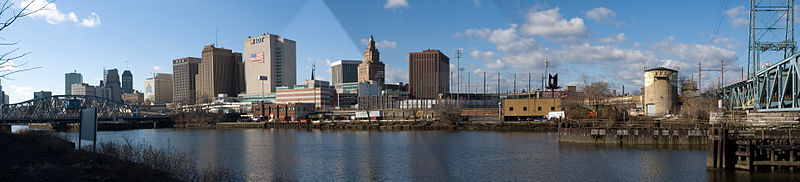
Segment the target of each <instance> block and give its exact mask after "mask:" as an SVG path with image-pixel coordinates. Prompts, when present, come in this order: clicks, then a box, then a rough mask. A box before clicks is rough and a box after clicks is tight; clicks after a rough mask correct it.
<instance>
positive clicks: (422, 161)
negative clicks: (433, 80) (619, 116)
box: [66, 129, 800, 181]
mask: <svg viewBox="0 0 800 182" xmlns="http://www.w3.org/2000/svg"><path fill="white" fill-rule="evenodd" d="M66 135H67V136H68V137H69V138H72V139H73V140H74V139H75V138H77V134H76V133H66ZM98 137H99V138H100V140H101V141H116V142H121V141H123V140H124V139H126V138H128V139H132V140H135V141H138V142H146V143H149V144H153V145H155V146H157V147H162V148H166V147H168V146H169V145H171V146H172V147H174V148H177V149H178V150H182V151H184V152H187V153H189V154H190V155H191V156H192V157H193V158H195V159H197V160H198V161H199V165H204V164H206V163H208V162H214V161H220V162H222V164H223V165H224V166H226V167H228V168H230V169H232V170H234V171H236V172H238V173H240V174H242V175H244V176H245V177H244V178H245V179H246V180H251V181H259V180H270V179H275V178H281V179H291V180H301V181H365V180H378V181H409V180H413V181H743V180H744V181H749V180H753V181H763V180H767V181H772V180H779V181H784V180H790V181H791V180H798V179H800V178H797V177H795V176H791V175H777V174H751V173H749V172H742V171H708V170H706V168H705V160H706V152H705V150H702V149H653V148H623V147H604V146H595V145H582V144H563V143H562V144H559V143H558V142H557V136H556V135H555V133H531V132H472V131H460V132H442V131H405V132H374V131H373V132H369V131H318V130H311V131H309V130H291V129H237V130H211V129H142V130H128V131H109V132H100V133H99V134H98Z"/></svg>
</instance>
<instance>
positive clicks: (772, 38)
mask: <svg viewBox="0 0 800 182" xmlns="http://www.w3.org/2000/svg"><path fill="white" fill-rule="evenodd" d="M748 33H749V34H748V39H749V41H748V49H749V50H748V53H747V57H748V58H747V78H753V77H754V76H755V75H756V74H757V73H758V71H759V70H761V59H762V57H764V58H767V60H778V61H780V60H783V59H786V58H788V57H789V56H791V55H793V54H794V53H795V49H796V46H797V43H796V42H795V40H794V0H751V1H750V27H749V30H748ZM768 52H773V53H768ZM776 62H777V61H776Z"/></svg>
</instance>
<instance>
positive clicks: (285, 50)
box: [244, 34, 297, 96]
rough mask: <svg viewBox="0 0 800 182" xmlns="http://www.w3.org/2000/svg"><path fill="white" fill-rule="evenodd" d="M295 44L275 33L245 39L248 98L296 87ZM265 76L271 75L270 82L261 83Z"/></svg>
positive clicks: (269, 76)
mask: <svg viewBox="0 0 800 182" xmlns="http://www.w3.org/2000/svg"><path fill="white" fill-rule="evenodd" d="M295 44H296V43H295V41H294V40H290V39H286V38H282V37H280V35H273V34H262V35H260V36H256V37H247V39H245V40H244V55H245V56H246V57H245V58H244V74H245V76H244V80H245V84H246V88H247V90H246V93H247V95H250V96H252V95H269V94H271V93H275V89H276V88H277V87H282V86H287V87H291V86H294V84H295V83H296V82H297V81H296V79H297V73H296V69H297V61H296V53H295ZM263 76H267V80H261V79H260V78H262V77H263ZM262 84H263V87H262ZM262 88H263V89H262Z"/></svg>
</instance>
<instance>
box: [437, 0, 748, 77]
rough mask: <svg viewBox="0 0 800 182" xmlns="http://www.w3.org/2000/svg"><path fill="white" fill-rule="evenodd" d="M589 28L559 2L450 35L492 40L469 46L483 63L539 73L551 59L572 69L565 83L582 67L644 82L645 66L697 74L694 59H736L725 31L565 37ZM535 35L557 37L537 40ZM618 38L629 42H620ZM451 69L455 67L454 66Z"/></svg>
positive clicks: (711, 62) (558, 67) (712, 63)
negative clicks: (699, 35) (656, 37)
mask: <svg viewBox="0 0 800 182" xmlns="http://www.w3.org/2000/svg"><path fill="white" fill-rule="evenodd" d="M588 32H589V30H588V29H587V28H586V27H585V26H584V25H583V22H582V20H579V18H573V19H571V20H566V19H564V18H562V17H561V15H560V14H558V8H554V9H550V10H545V11H533V10H532V11H530V12H529V14H528V17H526V20H525V23H523V24H522V25H520V26H516V25H515V24H511V26H509V27H504V28H482V27H479V28H471V29H467V30H465V31H464V32H459V33H456V34H455V35H454V37H461V36H464V37H467V38H479V39H480V40H483V41H487V42H489V43H492V44H493V45H494V46H495V49H494V50H491V49H490V50H478V49H473V50H472V51H471V52H470V56H471V57H473V58H475V59H479V60H481V61H482V62H483V63H484V65H483V68H485V69H490V70H497V71H500V70H503V69H514V70H511V71H524V72H533V73H537V72H539V73H541V72H543V71H544V62H545V60H549V61H550V67H549V68H550V70H551V71H553V72H562V73H575V74H565V77H564V79H565V81H564V82H565V83H566V82H569V81H572V80H569V79H570V77H572V78H571V79H574V78H577V77H578V76H579V75H580V74H581V73H586V74H589V75H590V76H593V77H595V78H596V80H607V81H609V82H610V83H611V84H612V85H615V86H622V85H626V86H627V87H630V88H637V86H641V84H642V80H641V76H642V74H643V72H642V71H643V70H642V69H643V68H644V67H651V68H652V67H656V66H665V67H668V68H676V67H678V68H684V69H683V70H679V71H680V72H681V74H697V69H696V66H697V62H698V61H700V62H702V64H703V66H704V67H706V66H708V67H709V68H712V67H719V66H720V63H719V62H720V60H725V61H726V62H735V61H737V60H738V57H737V56H736V52H735V51H733V50H734V49H733V48H735V41H733V40H732V39H731V38H728V37H719V38H718V39H716V40H715V41H714V42H713V43H714V44H711V45H701V44H696V43H678V42H676V41H675V38H674V37H671V36H670V37H666V38H665V40H663V41H660V42H656V43H652V44H642V43H638V42H630V43H628V41H629V40H628V39H627V37H626V35H625V34H624V33H617V34H611V35H609V36H608V37H603V38H600V39H598V40H595V41H594V43H588V42H583V43H578V42H577V41H568V40H586V39H584V38H586V37H587V35H588ZM538 38H543V39H547V40H551V41H552V40H555V42H550V43H552V44H550V43H547V44H539V43H538V42H537V39H538ZM559 41H563V42H559ZM595 43H599V44H595ZM620 43H626V44H625V45H630V46H627V47H620V46H619V45H618V44H620ZM714 45H721V46H722V47H718V46H714ZM562 65H569V66H567V67H564V66H562ZM726 65H730V67H726V69H732V70H736V68H734V67H735V66H736V65H735V64H726ZM451 69H452V70H455V68H454V66H451ZM568 75H572V76H568ZM726 78H728V77H726ZM731 78H732V77H731ZM707 79H709V80H707ZM708 81H711V78H706V77H704V82H708Z"/></svg>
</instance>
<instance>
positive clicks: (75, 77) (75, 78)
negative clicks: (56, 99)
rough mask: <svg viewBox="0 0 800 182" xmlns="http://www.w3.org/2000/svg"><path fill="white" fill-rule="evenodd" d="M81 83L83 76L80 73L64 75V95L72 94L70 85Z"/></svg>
mask: <svg viewBox="0 0 800 182" xmlns="http://www.w3.org/2000/svg"><path fill="white" fill-rule="evenodd" d="M76 83H83V76H81V74H80V73H78V72H77V71H76V72H72V73H66V74H64V95H73V94H72V84H76Z"/></svg>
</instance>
